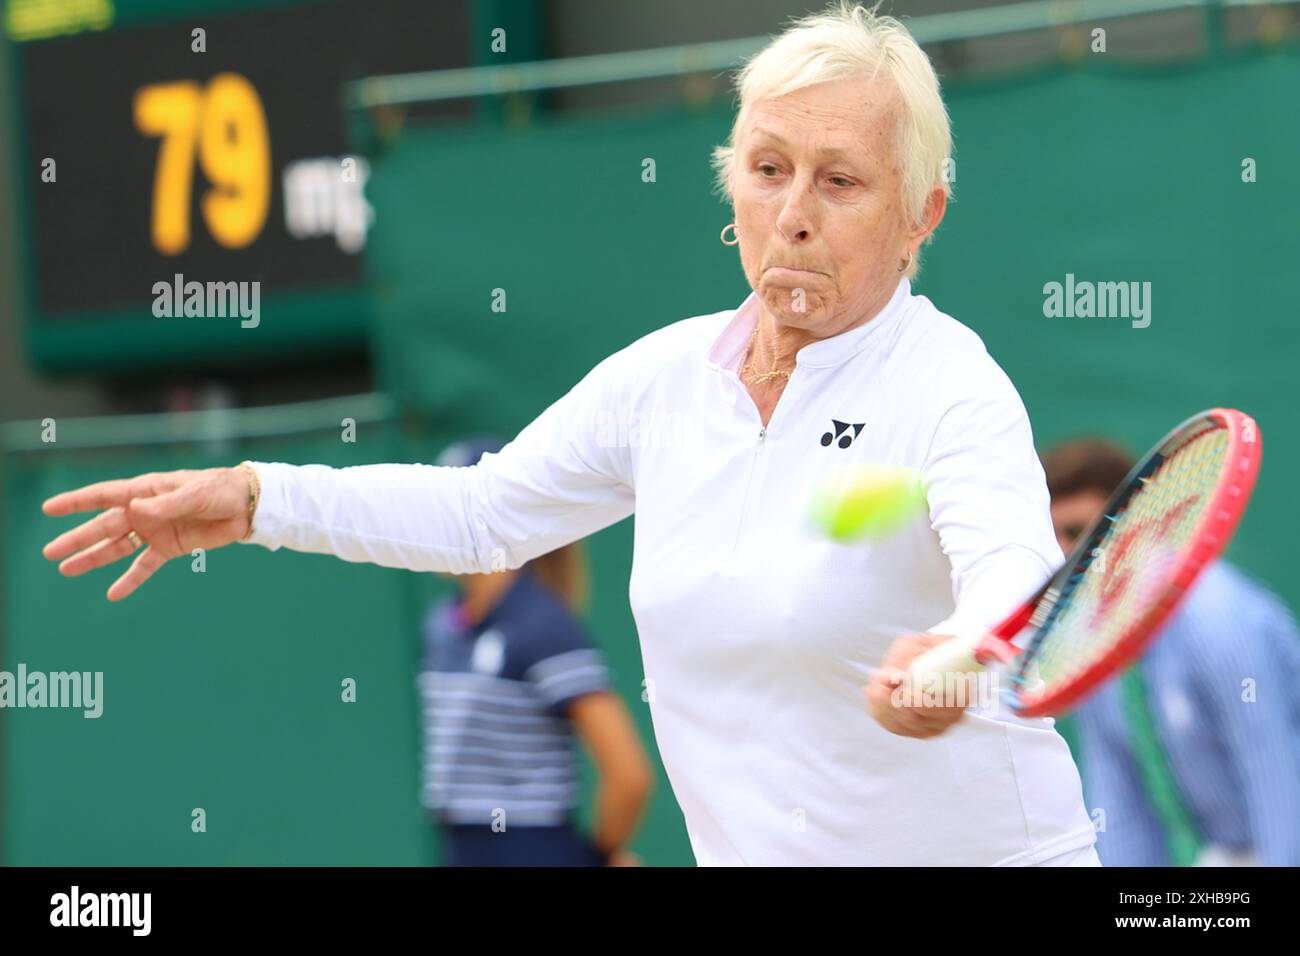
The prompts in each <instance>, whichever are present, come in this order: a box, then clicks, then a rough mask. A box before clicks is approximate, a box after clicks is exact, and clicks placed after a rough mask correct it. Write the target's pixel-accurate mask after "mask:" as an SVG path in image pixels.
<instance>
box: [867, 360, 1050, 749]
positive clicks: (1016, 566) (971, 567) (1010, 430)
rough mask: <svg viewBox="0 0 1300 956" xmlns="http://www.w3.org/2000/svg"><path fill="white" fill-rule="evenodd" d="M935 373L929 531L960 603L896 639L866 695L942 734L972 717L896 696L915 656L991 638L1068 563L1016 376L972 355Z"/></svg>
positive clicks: (877, 705)
mask: <svg viewBox="0 0 1300 956" xmlns="http://www.w3.org/2000/svg"><path fill="white" fill-rule="evenodd" d="M932 371H933V372H934V375H933V378H932V381H934V382H942V383H943V393H942V394H941V395H936V396H935V398H936V402H937V403H938V404H937V406H936V408H935V410H934V412H933V416H934V421H935V422H936V424H935V426H934V428H933V437H932V440H931V443H930V448H929V451H928V453H927V454H926V456H925V463H924V466H923V469H922V471H923V478H924V481H925V484H926V489H927V497H928V500H929V508H930V523H931V527H933V528H934V530H935V532H936V533H937V534H938V536H939V543H940V546H941V547H942V549H943V552H944V554H945V555H946V556H947V558H948V561H949V563H950V564H951V567H952V591H953V603H954V605H955V607H954V611H953V613H952V614H951V615H949V616H948V617H947V618H946V619H945V620H943V621H940V622H938V623H937V624H935V625H933V626H931V627H930V628H928V629H927V631H925V632H924V633H922V634H909V635H904V636H903V637H902V638H899V639H898V640H897V641H895V643H894V645H893V646H892V647H891V648H890V649H889V653H888V654H887V655H886V658H885V661H884V662H883V665H882V667H881V668H880V669H879V670H878V671H877V672H876V674H875V675H874V677H873V679H872V682H871V684H870V685H869V686H868V688H867V691H866V693H867V700H868V703H869V706H870V708H871V711H872V713H873V715H874V716H875V717H876V718H877V720H879V721H880V723H881V724H882V725H883V726H885V727H886V729H888V730H890V731H891V732H893V733H896V734H901V735H904V736H912V737H930V736H935V735H936V734H938V733H942V732H943V731H944V730H945V729H946V728H947V727H948V726H949V725H951V724H953V723H955V722H956V721H958V720H960V719H961V716H962V714H963V713H964V708H962V707H943V706H935V707H928V706H915V705H912V706H907V704H911V703H913V702H911V701H909V700H908V698H907V695H905V694H903V695H896V696H894V695H893V694H894V691H895V690H896V689H897V688H898V687H899V685H900V684H901V679H902V677H901V674H902V671H904V670H906V668H907V666H908V665H909V664H910V663H911V661H912V659H914V658H915V657H917V656H919V655H920V654H921V653H923V652H924V651H925V650H927V649H928V648H929V647H931V646H933V645H934V644H935V643H939V642H941V641H942V640H944V639H946V638H948V637H977V636H979V635H981V634H983V633H985V632H986V631H988V629H989V628H991V627H993V626H994V625H995V624H997V623H998V622H999V621H1001V620H1002V619H1003V618H1004V617H1005V616H1006V615H1007V614H1009V613H1010V612H1011V611H1012V610H1013V609H1014V608H1015V607H1016V606H1017V604H1018V603H1019V602H1020V601H1023V600H1024V599H1025V598H1026V597H1028V596H1029V595H1030V594H1031V593H1033V591H1034V590H1035V589H1036V588H1038V587H1040V586H1041V585H1042V583H1043V581H1044V580H1046V579H1047V577H1048V575H1050V574H1051V573H1052V572H1053V571H1054V570H1055V569H1056V566H1057V565H1059V564H1060V562H1061V561H1062V560H1063V558H1062V555H1061V550H1060V547H1059V546H1058V545H1057V543H1056V539H1055V536H1054V535H1053V533H1052V522H1051V506H1050V500H1049V498H1048V493H1047V482H1046V479H1045V477H1044V474H1043V468H1042V464H1041V462H1040V461H1039V460H1038V455H1037V453H1036V452H1035V450H1034V441H1033V434H1032V431H1031V429H1030V426H1029V416H1028V414H1027V412H1026V411H1025V407H1024V403H1023V402H1022V401H1021V400H1020V396H1019V394H1018V393H1017V392H1016V390H1015V387H1014V386H1013V385H1012V384H1011V381H1010V379H1008V378H1007V376H1006V374H1005V373H1004V372H1003V371H1002V369H1001V368H999V367H998V366H997V364H996V363H995V362H994V361H993V359H992V358H990V357H989V356H988V355H987V353H981V354H973V353H971V352H969V351H966V352H962V353H960V354H958V355H955V356H952V357H950V358H949V360H947V361H939V362H935V363H934V365H933V366H932ZM945 395H946V396H950V397H944V396H945ZM900 699H902V701H903V702H904V703H903V705H899V703H898V701H899V700H900Z"/></svg>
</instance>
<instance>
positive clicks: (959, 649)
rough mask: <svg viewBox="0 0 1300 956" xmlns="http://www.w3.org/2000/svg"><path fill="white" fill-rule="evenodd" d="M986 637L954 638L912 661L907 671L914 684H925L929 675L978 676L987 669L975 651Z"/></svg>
mask: <svg viewBox="0 0 1300 956" xmlns="http://www.w3.org/2000/svg"><path fill="white" fill-rule="evenodd" d="M983 641H984V636H983V635H979V636H977V637H954V638H952V639H951V640H947V641H944V642H943V643H942V644H940V645H939V646H938V647H932V648H930V650H928V651H926V652H925V653H924V654H922V655H921V656H920V657H918V658H916V659H915V660H913V661H912V666H911V667H909V668H908V669H907V676H908V679H909V680H910V681H911V682H912V683H914V684H915V683H922V684H923V683H924V679H925V677H926V675H927V674H978V673H979V672H980V671H982V670H984V669H985V665H983V664H981V663H980V662H979V661H978V660H977V659H976V657H975V650H976V648H978V647H979V646H980V644H982V643H983Z"/></svg>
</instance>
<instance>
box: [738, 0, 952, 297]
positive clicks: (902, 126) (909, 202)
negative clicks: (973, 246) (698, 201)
mask: <svg viewBox="0 0 1300 956" xmlns="http://www.w3.org/2000/svg"><path fill="white" fill-rule="evenodd" d="M876 9H877V8H874V7H873V8H872V9H867V8H865V7H863V6H860V5H858V4H856V3H850V2H848V0H839V2H838V3H837V4H832V6H831V7H829V8H828V9H827V10H825V11H824V12H822V13H816V14H812V15H809V16H806V17H803V18H801V19H798V20H794V21H792V22H791V23H790V25H789V26H788V28H787V29H786V31H785V32H784V33H782V34H781V35H780V36H778V37H776V38H775V39H774V40H773V41H772V42H771V43H769V44H768V45H767V46H766V47H764V48H763V49H762V50H760V51H759V52H758V53H756V54H755V55H754V56H753V57H752V58H750V59H749V60H748V61H747V62H746V64H745V66H744V67H743V68H742V69H741V70H740V72H739V73H738V74H737V76H736V91H737V93H738V95H739V98H740V109H739V110H738V111H737V113H736V119H735V122H734V123H733V124H732V127H731V135H730V136H729V137H728V139H727V144H726V145H725V146H718V147H716V148H715V149H714V150H713V159H712V164H713V168H714V171H715V173H716V177H717V182H716V186H717V190H718V191H719V192H720V193H721V194H723V195H724V196H725V197H726V199H727V201H728V202H729V203H732V204H733V205H734V203H735V198H734V196H735V194H734V192H733V177H734V175H735V164H736V149H737V147H738V143H737V142H736V138H737V135H738V134H739V132H740V130H741V129H742V128H743V127H744V126H745V123H746V121H747V120H748V118H749V114H750V111H751V110H752V109H753V107H754V105H755V104H756V103H759V102H761V101H763V100H770V99H776V98H777V97H780V96H785V95H786V94H789V93H793V92H795V91H796V90H801V89H803V88H804V87H808V86H813V85H815V84H818V83H827V82H830V81H832V80H839V79H843V78H846V77H856V76H864V77H867V78H872V79H874V78H875V77H876V76H877V75H879V74H881V73H883V74H884V76H885V77H886V78H888V80H890V81H891V82H892V83H893V84H894V86H895V87H896V88H897V89H898V92H899V94H900V95H901V98H902V102H903V115H902V117H901V118H900V120H899V130H898V147H897V149H898V160H899V165H900V167H901V169H902V174H903V187H902V188H903V195H902V197H901V201H902V207H903V212H904V215H906V216H907V217H908V220H909V222H911V223H912V224H914V225H919V224H920V223H921V221H922V219H923V217H924V215H925V203H926V199H927V197H928V196H929V194H930V192H931V191H932V190H933V189H934V188H935V187H936V186H938V187H940V188H941V189H943V191H944V195H945V196H948V197H951V196H952V186H951V184H950V182H949V180H950V178H951V177H950V176H949V175H948V169H949V168H950V167H949V162H950V159H951V154H952V130H951V126H950V124H949V120H948V110H947V108H946V107H945V106H944V104H943V98H942V96H941V95H940V93H939V78H938V76H936V75H935V72H934V67H933V66H931V65H930V58H929V57H928V56H926V55H925V51H924V50H922V49H921V47H920V46H919V45H918V44H917V42H916V40H915V39H913V38H912V34H911V33H909V32H908V30H907V28H906V27H905V26H903V24H901V23H899V22H898V21H897V20H895V19H894V18H893V17H884V16H877V15H876V12H875V11H876ZM929 238H933V234H931V236H930V237H929ZM929 238H927V240H926V241H927V242H928V241H929ZM919 265H920V253H919V251H918V253H917V255H915V256H913V257H912V262H911V263H910V265H909V266H908V268H907V269H906V275H907V276H908V277H909V278H911V277H913V276H915V275H916V273H917V269H918V267H919Z"/></svg>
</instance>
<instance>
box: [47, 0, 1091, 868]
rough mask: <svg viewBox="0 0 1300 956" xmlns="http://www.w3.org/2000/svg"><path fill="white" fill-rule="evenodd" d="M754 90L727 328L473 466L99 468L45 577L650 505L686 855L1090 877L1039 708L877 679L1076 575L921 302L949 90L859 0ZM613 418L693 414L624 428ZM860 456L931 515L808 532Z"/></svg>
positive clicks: (955, 347)
mask: <svg viewBox="0 0 1300 956" xmlns="http://www.w3.org/2000/svg"><path fill="white" fill-rule="evenodd" d="M738 87H739V92H740V109H739V112H738V115H737V117H736V120H735V126H734V128H733V129H732V131H731V138H730V143H729V145H728V146H726V147H722V148H719V149H718V150H717V151H716V155H715V166H716V168H717V172H718V175H719V181H720V183H721V184H722V185H723V186H724V187H725V189H726V190H727V193H728V195H729V197H730V199H731V202H732V205H733V207H734V210H735V222H734V224H729V225H728V226H727V228H726V229H724V230H723V241H724V242H727V243H728V244H729V245H730V244H735V245H737V246H738V251H739V253H740V261H741V264H742V266H743V268H744V271H745V275H746V277H747V278H748V280H749V283H750V285H751V286H752V288H753V292H752V294H750V295H749V296H748V297H747V298H746V299H745V300H744V301H743V302H742V303H741V304H740V306H739V307H738V308H735V309H728V310H725V311H722V312H714V313H711V314H708V315H699V316H695V317H693V318H688V319H683V320H681V321H677V322H673V323H671V324H669V325H666V326H665V327H663V328H660V329H659V330H658V331H655V332H652V333H650V334H649V335H647V336H645V337H644V338H641V339H639V340H637V341H635V342H633V343H632V344H631V345H628V346H627V347H626V348H624V349H623V350H622V351H619V352H617V353H615V354H614V355H611V356H609V357H608V358H606V359H605V360H604V361H602V362H600V363H599V364H598V365H597V366H596V367H595V368H594V369H592V370H591V371H590V372H589V373H588V374H587V375H586V377H584V378H583V379H582V380H581V381H580V382H578V384H577V385H575V386H574V387H573V388H572V389H571V390H570V391H569V392H568V393H567V394H566V395H564V396H563V397H562V398H561V399H559V400H558V401H557V402H555V403H554V404H553V405H551V406H550V407H549V408H547V409H546V410H545V411H544V412H543V413H542V414H541V415H540V416H539V417H538V418H537V419H536V420H535V421H533V422H532V423H531V424H530V425H528V426H527V427H526V428H525V429H524V430H523V431H522V432H520V434H519V435H518V436H517V437H516V438H515V439H514V440H513V441H512V442H510V443H509V444H508V445H506V446H505V447H504V448H503V449H502V450H501V451H500V453H498V454H495V455H485V456H483V458H482V459H481V460H480V461H479V463H478V464H476V465H473V466H470V467H461V468H451V467H434V466H429V465H414V464H411V465H407V464H376V465H367V466H361V467H354V468H343V469H333V468H328V467H325V466H321V465H301V466H296V465H289V464H282V463H262V462H251V463H241V464H240V465H239V466H237V467H235V468H216V469H208V470H204V471H181V472H171V473H164V474H151V475H143V476H140V477H137V478H133V479H127V480H121V481H109V482H104V483H101V484H96V485H90V486H88V487H85V488H82V489H79V490H76V491H70V492H67V493H65V494H61V495H58V496H56V497H54V498H52V499H50V500H49V501H48V502H46V504H45V511H46V513H48V514H51V515H66V514H70V513H73V512H80V511H86V510H89V509H106V510H105V511H104V513H103V514H100V515H98V516H97V517H95V518H93V519H92V520H89V521H87V522H86V523H85V524H83V525H81V526H80V527H78V528H76V529H74V530H72V531H69V532H67V533H66V534H63V535H61V536H60V537H58V538H56V539H55V540H54V541H52V542H51V543H50V544H49V545H48V546H47V547H46V549H45V554H46V557H48V558H50V559H54V560H62V564H61V565H60V570H61V571H63V573H65V574H69V575H75V574H82V573H84V572H86V571H89V570H91V569H92V568H98V567H101V566H103V565H106V564H108V563H110V562H112V561H116V560H118V559H120V558H123V557H126V556H128V555H130V554H132V553H133V552H135V551H136V550H137V549H138V548H139V547H141V546H143V547H144V550H143V551H141V552H140V553H138V554H137V555H136V557H135V560H134V562H133V563H132V565H131V567H130V569H129V570H127V571H126V572H125V573H124V574H123V575H122V576H121V577H120V578H119V579H118V580H117V581H116V582H115V583H114V584H113V585H112V587H111V588H110V589H109V592H108V596H109V598H110V599H112V600H117V599H120V598H123V597H126V596H127V595H128V594H130V593H131V592H132V591H134V590H135V589H136V588H137V587H139V586H140V585H141V584H142V583H143V582H144V581H145V580H146V579H148V577H149V576H150V575H151V574H153V573H154V572H155V571H156V570H157V569H158V568H159V567H160V566H161V565H162V564H163V563H164V562H165V561H167V560H168V559H169V558H173V557H176V556H178V555H181V554H185V553H188V552H189V551H190V550H191V549H193V548H200V547H201V548H215V547H218V546H221V545H225V544H228V543H231V542H236V541H245V542H248V543H252V544H258V545H262V546H264V547H267V548H271V549H276V548H289V549H292V550H295V551H309V552H317V553H326V554H333V555H337V556H338V557H340V558H342V559H343V560H345V561H366V562H371V563H374V564H380V565H384V566H386V567H393V568H408V569H411V570H415V571H442V572H451V573H461V574H463V573H479V572H484V571H489V570H491V569H493V568H494V567H495V568H500V567H508V568H515V567H519V566H520V565H522V564H524V563H525V562H527V561H529V560H531V559H532V558H535V557H537V556H538V555H541V554H544V553H546V552H549V551H551V550H553V549H555V548H558V547H560V546H562V545H565V544H567V543H569V542H571V541H574V540H575V539H577V538H580V537H583V536H584V535H589V534H591V533H592V532H594V531H597V530H598V529H601V528H604V527H606V526H607V525H610V524H613V523H614V522H616V521H619V520H620V519H622V518H624V517H626V516H627V515H629V514H632V513H634V512H635V516H636V517H635V520H636V531H635V546H634V560H633V568H632V578H631V586H630V591H629V595H630V600H631V606H632V610H633V612H634V614H635V617H636V623H637V628H638V631H639V633H640V639H641V651H642V659H643V662H644V665H645V678H646V686H647V690H648V695H647V696H648V698H649V702H650V708H651V714H652V717H653V721H654V728H655V735H656V737H657V740H658V744H659V750H660V753H661V754H662V757H663V762H664V766H665V768H666V769H667V772H668V777H669V780H670V781H671V783H672V786H673V790H674V792H675V794H676V796H677V799H678V801H679V802H680V804H681V808H682V811H683V813H684V815H685V820H686V826H687V829H688V831H689V833H690V839H691V844H692V847H693V849H694V852H695V856H696V859H697V861H698V862H699V863H701V864H890V865H893V864H958V865H985V864H1052V865H1078V864H1096V862H1097V861H1096V855H1095V853H1094V852H1093V850H1092V844H1093V840H1094V834H1093V826H1092V822H1091V820H1090V818H1089V815H1088V813H1087V811H1086V809H1085V807H1084V802H1083V797H1082V793H1081V788H1080V784H1079V776H1078V773H1077V771H1076V769H1075V766H1074V763H1073V762H1072V760H1071V757H1070V753H1069V750H1068V748H1067V746H1066V744H1065V742H1064V740H1063V739H1062V738H1061V736H1060V735H1059V734H1058V733H1057V732H1056V731H1055V730H1054V729H1053V725H1052V723H1051V721H1050V720H1046V719H1035V720H1028V719H1022V718H1018V717H1016V716H1014V715H1012V714H1010V713H1007V712H1001V711H1000V710H999V708H997V707H996V705H995V704H994V705H983V706H979V707H974V706H968V707H966V708H961V707H958V706H956V705H955V704H954V705H952V706H902V705H900V702H899V701H898V700H897V695H894V696H891V693H890V690H891V687H892V686H893V681H894V680H896V675H895V671H894V668H901V667H904V666H905V665H906V664H907V663H908V662H909V661H910V660H911V659H912V658H913V657H915V656H916V655H917V654H918V653H919V652H921V651H923V650H925V649H927V648H929V647H930V646H932V645H934V644H935V643H937V642H940V641H942V640H944V639H946V636H949V635H962V634H967V633H970V632H972V631H979V630H980V629H982V628H986V627H988V626H989V625H991V624H993V623H995V622H996V621H997V620H998V619H1000V618H1001V617H1002V616H1003V615H1004V614H1005V613H1007V612H1008V611H1009V610H1010V609H1011V608H1012V607H1013V606H1015V604H1016V603H1018V602H1019V601H1020V600H1021V599H1022V598H1023V597H1025V596H1026V595H1027V594H1028V593H1029V592H1031V591H1032V590H1034V588H1035V587H1037V586H1038V585H1039V584H1041V583H1042V581H1043V580H1045V578H1046V576H1047V575H1048V573H1049V572H1050V571H1051V570H1052V569H1053V567H1054V565H1055V564H1056V563H1057V562H1059V561H1060V560H1061V552H1060V550H1059V548H1058V546H1057V544H1056V541H1055V539H1054V537H1053V534H1052V524H1051V521H1050V520H1049V506H1048V497H1047V489H1046V484H1045V481H1044V478H1043V472H1042V469H1041V466H1040V465H1039V462H1038V459H1037V457H1036V455H1035V452H1034V445H1033V439H1032V436H1031V433H1030V426H1029V421H1028V418H1027V416H1026V413H1025V409H1024V406H1023V404H1022V402H1021V400H1020V397H1019V395H1018V394H1017V392H1016V390H1015V388H1014V386H1013V385H1012V384H1011V382H1010V381H1009V380H1008V378H1007V376H1006V375H1005V374H1004V373H1003V372H1002V370H1001V369H1000V368H999V367H998V365H997V364H996V363H995V362H994V361H993V359H992V358H990V357H989V355H988V353H987V352H986V351H985V349H984V346H983V344H982V343H981V341H980V339H979V338H978V337H977V336H976V335H975V333H973V332H972V331H970V330H969V329H967V328H966V327H965V326H963V325H961V324H960V323H959V322H957V321H956V320H954V319H953V318H951V317H949V316H948V315H945V314H944V313H943V312H940V311H939V310H938V309H937V308H935V306H934V305H933V304H932V303H931V302H930V301H929V300H928V299H926V298H924V297H922V296H918V295H914V294H913V292H912V289H911V284H910V279H911V277H913V276H914V275H915V274H916V271H917V267H918V262H919V256H920V251H921V247H922V245H923V244H924V243H925V242H926V241H927V240H928V239H929V238H930V236H931V234H932V233H933V232H934V230H935V228H936V227H937V226H938V225H939V222H940V220H941V219H942V218H943V215H944V211H945V208H946V203H947V199H948V195H949V187H948V185H947V181H946V180H947V177H945V176H944V167H945V163H946V161H947V160H948V158H949V154H950V132H949V124H948V117H947V112H946V110H945V107H944V104H943V101H942V99H941V98H940V93H939V84H938V79H937V78H936V76H935V73H934V71H933V69H932V67H931V65H930V62H929V60H928V59H927V57H926V55H925V54H924V53H923V52H922V51H921V49H920V47H919V46H917V44H916V42H915V41H914V40H913V39H912V37H911V36H910V35H909V34H908V32H907V31H906V29H905V28H904V27H903V26H902V25H900V24H899V23H898V22H896V21H894V20H892V19H889V18H885V17H876V16H874V15H873V14H872V13H869V12H867V11H865V10H863V9H862V8H860V7H840V8H836V9H832V10H830V11H827V12H826V13H823V14H820V15H816V16H811V17H806V18H804V19H802V20H799V21H797V22H796V23H794V24H792V25H791V27H790V29H788V30H787V31H786V32H785V33H783V34H782V35H780V36H779V37H777V38H776V39H775V40H773V42H772V43H771V44H770V45H769V46H767V47H766V48H765V49H764V50H762V51H761V52H760V53H758V54H757V55H756V56H755V57H754V58H753V59H752V60H751V61H750V62H749V63H748V64H747V65H746V66H745V68H744V70H743V71H742V72H741V74H740V76H739V80H738ZM733 230H734V239H733V238H731V236H730V235H729V234H730V233H732V232H733ZM621 409H627V410H630V411H631V413H633V414H636V415H638V416H639V420H640V421H654V420H656V416H670V417H673V416H675V420H682V418H683V417H685V420H686V421H688V422H689V425H688V427H686V428H683V429H679V430H676V431H674V433H673V436H672V439H673V440H672V441H657V440H656V441H639V442H628V441H612V440H611V436H610V434H609V430H608V416H609V415H610V414H621V412H619V410H621ZM658 420H667V419H665V418H659V419H658ZM850 462H882V463H888V464H891V465H898V466H905V467H909V468H915V469H919V470H920V471H921V472H922V473H923V475H924V479H925V482H926V485H927V489H928V490H927V494H928V500H929V521H928V522H922V521H918V522H916V523H914V524H913V525H911V526H908V527H904V528H903V529H902V530H900V531H899V532H897V533H896V534H894V535H892V536H890V537H887V538H885V539H883V540H877V541H871V542H869V543H867V544H855V545H852V546H849V545H844V544H839V543H836V542H833V541H831V540H828V539H826V538H825V537H824V536H821V535H819V534H818V533H817V532H816V531H815V530H814V529H813V528H811V527H810V526H809V522H808V520H807V514H808V507H807V503H808V500H809V495H810V493H811V490H812V489H813V487H814V486H815V485H816V484H817V483H818V482H819V481H820V480H823V479H825V478H826V477H827V476H828V475H829V474H831V473H832V472H833V471H835V470H836V469H839V468H841V467H842V466H844V465H845V464H846V463H850ZM864 688H865V690H864ZM864 694H865V708H864ZM922 703H925V702H924V701H922ZM939 703H940V704H943V703H948V702H946V701H941V702H939ZM872 716H874V718H875V719H872Z"/></svg>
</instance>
